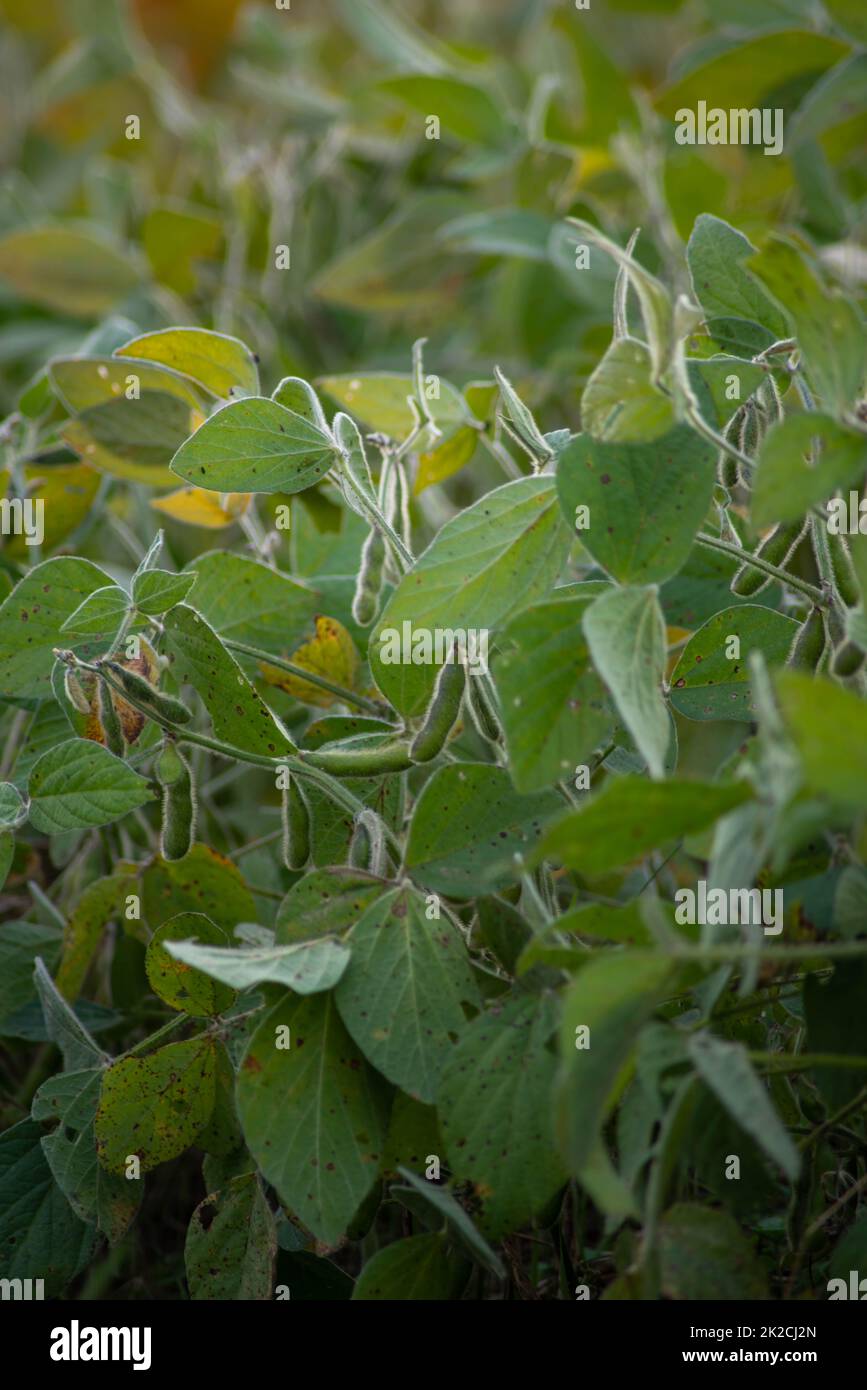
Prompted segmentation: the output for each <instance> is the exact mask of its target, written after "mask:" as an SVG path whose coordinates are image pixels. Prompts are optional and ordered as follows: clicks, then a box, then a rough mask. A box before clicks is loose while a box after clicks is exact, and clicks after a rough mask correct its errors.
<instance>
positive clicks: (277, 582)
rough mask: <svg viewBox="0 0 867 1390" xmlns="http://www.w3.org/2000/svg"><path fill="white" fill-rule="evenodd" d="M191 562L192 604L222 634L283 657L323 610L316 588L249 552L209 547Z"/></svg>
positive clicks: (188, 572) (221, 635) (224, 636)
mask: <svg viewBox="0 0 867 1390" xmlns="http://www.w3.org/2000/svg"><path fill="white" fill-rule="evenodd" d="M190 565H191V566H192V567H193V568H192V573H194V574H195V576H196V593H195V603H194V605H193V606H194V607H195V609H196V612H197V613H201V615H202V617H203V618H205V619H206V621H207V622H209V623H210V625H211V627H212V628H213V629H214V631H215V632H216V633H218V634H219V635H220V637H223V638H226V639H229V640H232V641H235V642H246V643H247V644H248V645H249V646H252V647H261V648H263V649H264V650H265V651H267V652H274V653H276V654H278V655H279V654H281V653H282V654H283V655H286V654H287V653H288V652H289V651H291V650H292V649H293V647H294V646H295V645H297V643H298V642H300V640H301V638H302V637H303V636H304V635H305V633H306V632H307V630H308V628H309V627H310V624H311V622H312V620H313V617H314V615H315V614H316V613H317V612H319V611H321V608H322V598H321V596H320V595H319V594H317V592H316V591H315V589H313V588H308V587H307V586H306V585H304V584H299V583H298V582H297V581H296V580H294V579H291V578H290V577H289V575H287V574H281V573H280V572H279V571H278V570H272V569H269V567H268V566H267V565H262V564H260V563H259V561H258V560H252V559H250V557H249V556H247V555H233V554H231V553H230V552H229V551H227V550H209V551H207V552H206V554H204V555H197V556H196V558H195V560H191V561H190ZM186 573H187V575H189V574H190V573H191V571H190V570H188V571H186ZM177 577H178V578H180V577H181V576H177ZM326 611H327V610H326Z"/></svg>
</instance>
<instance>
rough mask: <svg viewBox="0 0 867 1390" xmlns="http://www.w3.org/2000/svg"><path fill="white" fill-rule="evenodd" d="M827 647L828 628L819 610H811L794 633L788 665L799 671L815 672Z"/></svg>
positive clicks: (823, 615)
mask: <svg viewBox="0 0 867 1390" xmlns="http://www.w3.org/2000/svg"><path fill="white" fill-rule="evenodd" d="M827 645H828V627H827V624H826V622H825V614H824V613H823V612H822V610H821V608H813V609H811V610H810V612H809V613H808V614H807V617H806V618H805V619H804V621H803V622H802V623H801V626H800V627H799V628H798V631H797V632H796V633H795V636H794V639H793V641H792V645H791V648H790V649H789V656H788V664H789V666H795V667H796V668H797V669H798V670H801V671H816V670H818V668H819V663H820V662H821V660H822V657H823V656H824V654H825V648H826V647H827Z"/></svg>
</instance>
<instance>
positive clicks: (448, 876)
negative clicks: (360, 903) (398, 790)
mask: <svg viewBox="0 0 867 1390" xmlns="http://www.w3.org/2000/svg"><path fill="white" fill-rule="evenodd" d="M562 805H563V803H562V801H561V799H560V797H559V796H557V795H556V794H555V793H554V792H537V793H534V794H533V795H532V796H522V795H520V794H519V793H518V792H516V791H515V790H514V788H513V787H512V784H511V781H510V779H509V775H508V773H507V772H505V771H504V769H503V768H500V767H490V766H485V765H484V764H480V763H449V764H447V765H446V766H445V767H440V768H437V770H436V772H435V773H434V774H433V776H432V777H431V778H430V780H429V781H428V782H427V783H426V784H425V787H424V790H423V791H422V793H421V796H420V797H419V799H418V801H417V803H416V807H415V812H414V814H413V818H412V824H411V825H410V830H409V842H408V844H407V850H406V867H407V869H409V870H410V872H411V873H412V876H413V878H414V879H415V880H416V881H417V882H418V883H420V884H423V885H424V886H425V887H426V888H429V889H432V890H433V891H434V892H442V893H445V894H446V895H447V896H449V897H456V898H470V897H473V896H474V895H475V894H479V893H492V892H494V891H495V890H496V889H497V888H499V887H501V886H502V885H504V884H506V883H511V882H514V880H515V879H517V878H520V876H521V874H522V873H523V872H524V868H523V861H524V859H525V858H529V857H530V850H531V848H532V847H533V846H534V845H535V843H536V841H537V840H538V839H539V837H540V836H541V834H542V831H543V828H544V826H545V823H546V822H547V821H549V820H551V818H552V817H553V816H555V815H556V814H557V813H558V811H560V809H561V808H562Z"/></svg>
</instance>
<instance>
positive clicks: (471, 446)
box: [413, 425, 479, 496]
mask: <svg viewBox="0 0 867 1390" xmlns="http://www.w3.org/2000/svg"><path fill="white" fill-rule="evenodd" d="M478 437H479V436H478V434H477V432H476V431H475V430H474V429H471V428H470V426H469V425H463V426H462V427H461V428H460V429H459V430H457V431H456V432H455V433H454V434H453V435H451V437H450V438H448V439H445V440H443V442H442V443H441V444H439V445H438V446H437V448H436V449H431V450H430V451H429V452H428V453H426V454H420V455H419V460H418V472H417V474H416V476H415V487H414V488H413V491H414V493H415V495H416V496H418V494H419V493H420V492H423V491H424V489H425V488H426V487H430V486H431V484H432V483H442V482H444V481H445V480H446V478H450V477H451V476H452V474H453V473H457V472H458V470H459V469H461V468H463V466H464V464H465V463H469V461H470V459H471V458H472V456H473V454H474V453H475V452H476V441H477V440H478Z"/></svg>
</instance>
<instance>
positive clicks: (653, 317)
mask: <svg viewBox="0 0 867 1390" xmlns="http://www.w3.org/2000/svg"><path fill="white" fill-rule="evenodd" d="M567 221H568V223H569V225H570V226H571V227H574V228H576V229H577V231H579V232H580V233H581V235H582V236H584V237H586V238H587V240H588V241H591V242H594V243H595V244H596V245H597V246H598V247H599V248H600V249H601V250H602V251H604V252H605V253H606V255H608V256H610V257H611V259H612V260H613V261H614V262H615V264H616V265H617V267H618V269H619V270H622V271H623V273H624V274H625V275H626V276H627V277H628V279H629V283H630V285H631V286H632V288H633V289H634V290H635V293H636V295H637V296H638V302H639V304H640V305H641V316H642V318H643V320H644V331H645V333H646V334H647V340H648V345H649V347H650V362H651V375H652V380H653V381H654V382H655V383H658V382H659V381H660V380H661V378H662V377H663V375H664V374H665V372H666V370H667V368H668V366H669V364H670V362H671V357H672V353H673V351H674V344H675V331H674V311H673V308H672V303H671V298H670V296H669V293H668V290H667V289H666V288H665V286H664V285H663V284H662V283H661V282H660V281H659V280H657V278H656V276H655V275H651V274H650V272H649V271H648V270H645V269H644V266H643V265H640V264H639V262H638V261H636V260H634V259H633V257H632V256H630V255H629V253H628V252H626V251H624V250H623V249H622V248H621V247H620V246H618V245H617V243H616V242H615V241H612V240H611V239H610V237H607V236H605V234H604V232H600V231H599V229H598V227H594V226H593V224H592V223H591V222H583V221H581V219H580V218H577V217H570V218H568V219H567Z"/></svg>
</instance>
